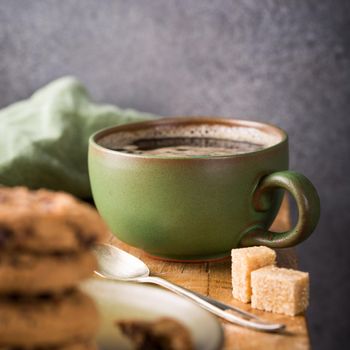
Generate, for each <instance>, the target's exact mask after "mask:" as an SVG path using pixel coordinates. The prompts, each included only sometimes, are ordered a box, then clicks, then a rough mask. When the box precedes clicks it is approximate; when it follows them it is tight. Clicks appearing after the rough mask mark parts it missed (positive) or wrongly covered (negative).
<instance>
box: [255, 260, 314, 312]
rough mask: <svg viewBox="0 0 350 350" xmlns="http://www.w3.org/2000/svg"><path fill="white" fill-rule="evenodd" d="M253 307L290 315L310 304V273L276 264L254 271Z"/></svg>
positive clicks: (301, 310)
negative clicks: (279, 266) (276, 265)
mask: <svg viewBox="0 0 350 350" xmlns="http://www.w3.org/2000/svg"><path fill="white" fill-rule="evenodd" d="M251 283H252V307H253V308H256V309H260V310H265V311H272V312H276V313H280V314H286V315H290V316H294V315H297V314H299V313H301V312H303V311H304V310H305V309H306V308H307V306H308V304H309V274H308V273H307V272H301V271H296V270H291V269H284V268H278V267H275V266H267V267H263V268H261V269H259V270H255V271H253V272H252V278H251Z"/></svg>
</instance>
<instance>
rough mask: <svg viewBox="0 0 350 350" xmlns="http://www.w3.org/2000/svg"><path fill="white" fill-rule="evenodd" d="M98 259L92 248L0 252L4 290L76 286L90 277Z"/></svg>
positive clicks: (31, 291) (34, 291) (0, 287)
mask: <svg viewBox="0 0 350 350" xmlns="http://www.w3.org/2000/svg"><path fill="white" fill-rule="evenodd" d="M96 267H97V262H96V258H95V256H94V255H93V253H92V252H90V251H88V250H83V251H81V252H74V253H51V254H31V253H26V252H7V251H4V252H1V253H0V294H42V293H49V292H55V293H57V292H59V291H62V290H64V289H69V288H72V287H73V286H74V285H76V284H77V283H78V282H80V281H81V280H82V279H84V278H87V277H90V276H91V275H92V272H93V271H94V270H95V269H96Z"/></svg>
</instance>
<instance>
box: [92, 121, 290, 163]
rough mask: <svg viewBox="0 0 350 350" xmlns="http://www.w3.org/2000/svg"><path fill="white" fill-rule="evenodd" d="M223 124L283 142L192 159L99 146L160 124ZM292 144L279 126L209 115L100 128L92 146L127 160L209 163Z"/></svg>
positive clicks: (93, 136) (94, 136)
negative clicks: (110, 138)
mask: <svg viewBox="0 0 350 350" xmlns="http://www.w3.org/2000/svg"><path fill="white" fill-rule="evenodd" d="M192 123H193V124H222V125H226V126H240V127H250V128H255V129H258V130H261V131H263V132H267V133H269V134H271V133H273V134H274V135H278V136H279V137H280V140H279V141H278V142H277V143H274V144H273V145H271V146H267V147H265V148H263V149H260V150H257V151H252V152H246V153H239V154H230V155H220V156H213V155H205V156H203V155H195V156H191V157H180V156H179V157H167V156H163V155H154V154H134V153H125V152H121V151H117V150H113V149H110V148H107V147H104V146H102V145H100V144H99V143H98V141H99V140H100V139H101V138H103V137H105V136H108V135H110V134H114V133H116V132H118V131H133V130H139V129H151V128H153V127H155V126H159V125H163V126H166V125H177V124H192ZM285 142H288V135H287V133H286V132H285V131H284V130H283V129H281V128H279V127H278V126H276V125H274V124H270V123H265V122H258V121H253V120H245V119H235V118H220V117H206V116H178V117H163V118H159V119H151V120H144V121H139V122H133V123H126V124H118V125H114V126H109V127H106V128H103V129H100V130H98V131H96V132H95V133H93V134H92V135H91V136H90V138H89V145H90V146H92V147H94V148H96V149H97V150H100V151H102V152H104V153H109V154H114V155H118V156H124V157H127V158H135V159H147V160H151V159H154V160H170V161H176V160H188V161H190V160H208V159H232V158H242V157H247V156H254V155H257V154H264V153H265V152H268V151H270V150H273V149H275V148H278V147H279V146H280V145H281V144H283V143H285Z"/></svg>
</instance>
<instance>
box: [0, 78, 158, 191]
mask: <svg viewBox="0 0 350 350" xmlns="http://www.w3.org/2000/svg"><path fill="white" fill-rule="evenodd" d="M152 118H156V116H154V115H151V114H146V113H140V112H137V111H135V110H131V109H126V110H123V109H120V108H118V107H115V106H111V105H98V104H95V103H93V102H91V100H90V99H89V95H88V93H87V91H86V89H85V88H84V86H83V85H82V84H81V83H80V82H79V81H77V80H76V79H75V78H72V77H64V78H61V79H58V80H56V81H54V82H52V83H50V84H48V85H47V86H45V87H43V88H42V89H40V90H38V91H37V92H36V93H34V95H33V96H32V97H31V98H29V99H28V100H25V101H21V102H18V103H15V104H13V105H11V106H8V107H7V108H4V109H3V110H1V111H0V184H2V185H5V186H16V185H25V186H28V187H30V188H34V189H35V188H41V187H46V188H50V189H53V190H62V191H67V192H70V193H72V194H74V195H76V196H78V197H81V198H88V197H90V196H91V190H90V184H89V177H88V168H87V151H88V139H89V136H90V135H91V134H92V133H94V132H95V131H97V130H99V129H102V128H105V127H107V126H111V125H117V124H125V123H129V122H136V121H142V120H147V119H152Z"/></svg>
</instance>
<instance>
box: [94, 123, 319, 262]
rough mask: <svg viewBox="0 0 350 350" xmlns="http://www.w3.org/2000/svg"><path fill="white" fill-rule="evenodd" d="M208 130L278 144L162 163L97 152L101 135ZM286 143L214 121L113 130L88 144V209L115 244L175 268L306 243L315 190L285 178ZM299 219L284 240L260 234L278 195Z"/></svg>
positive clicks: (314, 215) (299, 178) (269, 129)
mask: <svg viewBox="0 0 350 350" xmlns="http://www.w3.org/2000/svg"><path fill="white" fill-rule="evenodd" d="M188 124H194V125H198V124H212V125H218V124H219V125H225V126H232V127H236V126H239V127H246V128H256V129H258V130H262V131H264V132H266V133H271V134H274V135H275V136H276V137H278V138H279V141H278V142H277V143H276V144H274V145H272V146H270V147H267V148H264V149H263V150H260V151H256V152H251V153H245V154H239V155H232V156H221V157H210V156H205V157H204V156H203V157H193V158H166V157H156V156H154V157H152V156H142V155H134V154H126V153H122V152H118V151H114V150H111V149H107V148H105V147H102V146H101V145H99V140H100V139H101V138H103V137H105V136H106V135H109V134H115V135H118V132H122V131H131V132H133V131H134V132H135V131H137V130H140V129H143V128H159V127H160V128H161V127H163V126H169V125H171V126H174V127H176V126H178V125H180V126H181V125H188ZM287 169H288V138H287V135H286V133H285V132H284V131H282V130H281V129H279V128H276V127H274V126H271V125H267V124H262V123H255V122H248V121H240V120H233V119H217V118H172V119H169V118H167V119H162V120H156V121H150V122H142V123H135V124H128V125H123V126H117V127H114V128H109V129H107V130H102V131H100V132H98V133H96V134H95V135H93V136H92V137H91V138H90V147H89V174H90V181H91V186H92V192H93V196H94V200H95V203H96V206H97V208H98V210H99V212H100V214H101V215H102V217H103V218H104V219H105V221H106V222H107V224H108V225H109V227H110V229H111V231H112V232H113V233H114V234H115V235H116V236H117V237H118V238H119V239H121V240H122V241H124V242H126V243H128V244H130V245H133V246H136V247H139V248H141V249H143V250H145V251H146V252H148V253H149V254H151V255H154V256H158V257H161V258H165V259H175V260H203V259H204V260H206V259H217V258H221V257H224V256H228V255H229V254H230V250H231V249H232V248H235V247H238V246H250V245H261V244H263V245H267V246H270V247H276V248H282V247H289V246H292V245H295V244H297V243H299V242H301V241H303V240H304V239H306V238H307V237H308V236H309V235H310V234H311V233H312V231H313V229H314V228H315V226H316V224H317V221H318V217H319V199H318V196H317V193H316V190H315V189H314V187H313V186H312V184H311V183H310V181H309V180H307V179H306V178H305V177H304V176H303V175H301V174H298V173H295V172H291V171H287ZM281 189H285V190H288V191H289V192H290V193H291V194H292V195H293V197H294V198H295V200H296V203H297V206H298V210H299V218H298V222H297V224H296V226H295V227H294V228H293V229H292V230H291V231H288V232H286V233H272V232H269V231H268V228H269V226H270V225H271V223H272V221H273V220H274V218H275V216H276V213H277V211H278V209H279V206H280V202H281V199H282V195H283V191H281Z"/></svg>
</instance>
